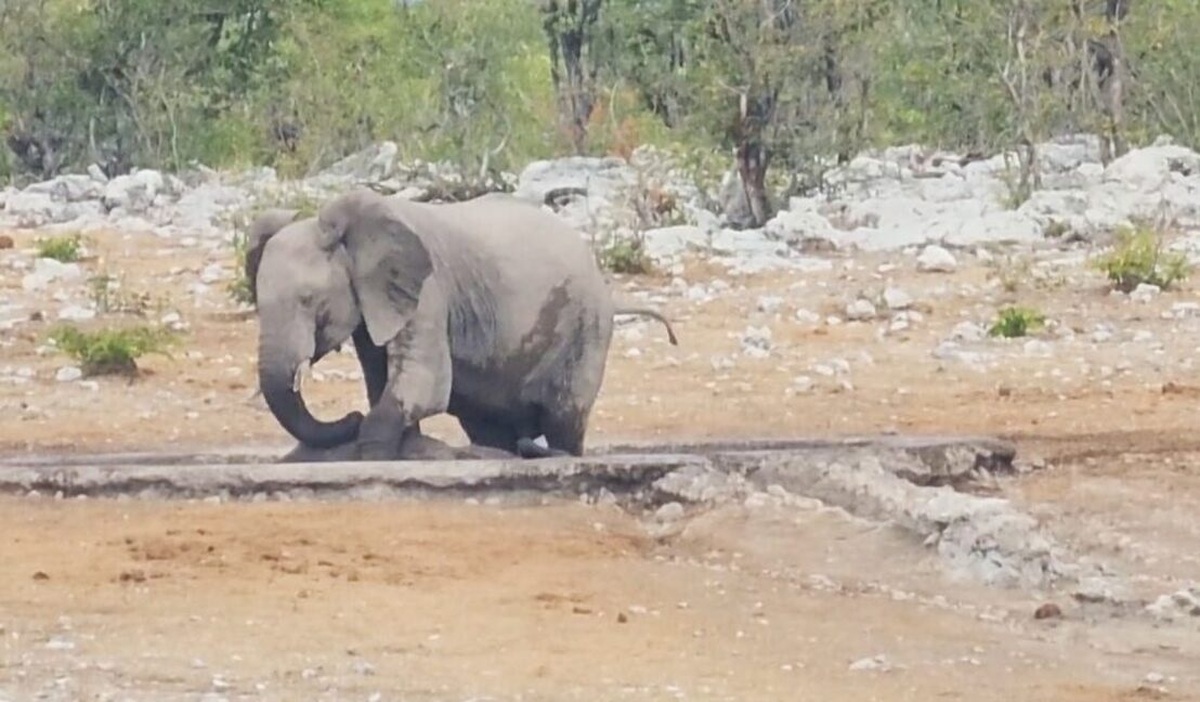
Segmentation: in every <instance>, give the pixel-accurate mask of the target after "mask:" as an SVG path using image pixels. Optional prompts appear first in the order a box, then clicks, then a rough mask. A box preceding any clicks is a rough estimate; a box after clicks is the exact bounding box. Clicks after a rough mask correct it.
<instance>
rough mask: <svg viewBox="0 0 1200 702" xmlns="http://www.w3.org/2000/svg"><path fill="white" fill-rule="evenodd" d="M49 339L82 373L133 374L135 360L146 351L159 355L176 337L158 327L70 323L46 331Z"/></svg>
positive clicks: (134, 371)
mask: <svg viewBox="0 0 1200 702" xmlns="http://www.w3.org/2000/svg"><path fill="white" fill-rule="evenodd" d="M50 340H51V341H53V342H54V344H55V346H57V347H58V349H59V350H60V351H62V352H63V353H65V354H67V355H68V356H70V357H71V358H73V359H75V360H76V362H78V363H79V367H80V370H81V371H83V374H84V376H96V375H136V374H137V372H138V366H137V359H139V358H141V357H142V356H144V355H146V354H152V353H157V354H162V355H166V356H168V357H169V353H168V350H169V349H170V347H171V346H173V345H174V344H175V342H176V340H177V339H176V336H175V334H174V333H173V332H171V331H170V330H168V329H165V328H161V327H148V326H138V327H129V328H110V329H99V330H96V331H82V330H80V329H79V328H77V327H75V326H74V325H63V326H59V327H57V328H55V329H54V330H53V331H52V332H51V333H50Z"/></svg>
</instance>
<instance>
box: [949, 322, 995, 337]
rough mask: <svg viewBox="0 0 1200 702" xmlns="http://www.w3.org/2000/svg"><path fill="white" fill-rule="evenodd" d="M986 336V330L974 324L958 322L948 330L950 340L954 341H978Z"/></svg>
mask: <svg viewBox="0 0 1200 702" xmlns="http://www.w3.org/2000/svg"><path fill="white" fill-rule="evenodd" d="M985 336H987V330H985V329H984V328H983V327H981V326H979V325H978V324H976V323H974V322H959V323H958V324H956V325H954V329H952V330H950V338H951V339H953V340H955V341H980V340H982V339H983V338H984V337H985Z"/></svg>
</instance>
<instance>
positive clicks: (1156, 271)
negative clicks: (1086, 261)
mask: <svg viewBox="0 0 1200 702" xmlns="http://www.w3.org/2000/svg"><path fill="white" fill-rule="evenodd" d="M1162 239H1163V238H1162V235H1161V234H1160V233H1159V232H1158V231H1157V230H1155V229H1154V228H1152V227H1149V226H1144V225H1141V226H1135V227H1126V228H1124V229H1122V230H1120V231H1119V232H1117V243H1116V246H1115V247H1114V248H1113V250H1112V251H1111V252H1110V253H1108V254H1107V255H1105V256H1102V257H1100V258H1099V259H1098V260H1097V261H1096V267H1097V268H1099V269H1100V270H1101V271H1102V272H1103V273H1104V274H1105V275H1106V276H1108V279H1109V281H1111V282H1112V284H1113V286H1114V287H1115V288H1116V289H1118V290H1120V291H1122V292H1129V291H1131V290H1133V289H1134V288H1136V287H1137V286H1138V285H1140V284H1142V283H1148V284H1150V285H1157V286H1158V287H1160V288H1162V289H1163V290H1166V289H1167V288H1170V287H1172V286H1173V285H1175V284H1177V283H1180V282H1182V281H1183V280H1185V279H1186V278H1187V277H1188V275H1190V273H1191V266H1190V265H1189V264H1188V260H1187V257H1186V256H1185V255H1183V254H1180V253H1171V252H1167V251H1163V240H1162Z"/></svg>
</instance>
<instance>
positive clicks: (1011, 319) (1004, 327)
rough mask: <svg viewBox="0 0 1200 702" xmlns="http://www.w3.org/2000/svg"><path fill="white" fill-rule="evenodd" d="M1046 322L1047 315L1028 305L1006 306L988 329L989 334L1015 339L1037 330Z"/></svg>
mask: <svg viewBox="0 0 1200 702" xmlns="http://www.w3.org/2000/svg"><path fill="white" fill-rule="evenodd" d="M1045 324H1046V317H1045V316H1044V315H1042V313H1041V312H1038V311H1037V310H1033V309H1029V308H1027V307H1006V308H1004V309H1003V310H1000V315H999V317H998V318H997V319H996V321H995V322H994V323H993V324H992V326H991V328H990V329H988V336H998V337H1001V338H1004V339H1014V338H1017V337H1021V336H1026V335H1027V334H1029V333H1030V332H1033V331H1037V330H1038V329H1041V328H1042V327H1043V326H1044V325H1045Z"/></svg>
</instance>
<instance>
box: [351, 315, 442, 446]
mask: <svg viewBox="0 0 1200 702" xmlns="http://www.w3.org/2000/svg"><path fill="white" fill-rule="evenodd" d="M387 352H388V373H387V379H388V380H387V385H386V387H385V388H384V391H383V394H382V396H381V397H380V399H379V402H378V403H376V404H375V405H374V406H373V407H371V409H370V411H369V412H368V413H367V416H366V418H365V419H363V422H362V425H361V426H360V427H359V430H358V451H359V457H360V458H361V459H363V460H369V461H388V460H393V459H395V458H396V457H397V456H399V455H400V453H401V443H402V442H403V440H404V436H405V432H406V431H407V430H410V429H412V428H413V427H416V426H418V423H419V422H420V421H421V420H422V419H424V418H426V417H429V416H432V415H435V414H440V413H442V412H445V411H446V407H447V406H448V405H449V403H450V375H451V362H450V345H449V340H448V339H447V337H446V327H445V324H444V323H443V324H441V325H438V324H437V323H436V320H432V321H430V322H429V323H421V321H420V318H418V319H416V320H413V321H412V322H410V323H409V325H408V326H407V327H406V328H405V329H404V330H402V331H401V332H400V334H399V335H397V337H396V338H395V339H393V340H392V341H391V342H390V343H389V344H388V345H387Z"/></svg>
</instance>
